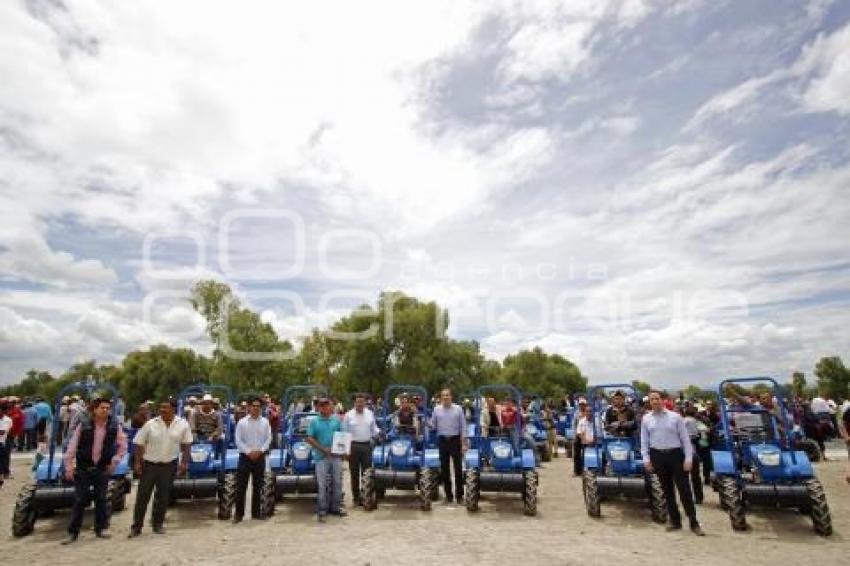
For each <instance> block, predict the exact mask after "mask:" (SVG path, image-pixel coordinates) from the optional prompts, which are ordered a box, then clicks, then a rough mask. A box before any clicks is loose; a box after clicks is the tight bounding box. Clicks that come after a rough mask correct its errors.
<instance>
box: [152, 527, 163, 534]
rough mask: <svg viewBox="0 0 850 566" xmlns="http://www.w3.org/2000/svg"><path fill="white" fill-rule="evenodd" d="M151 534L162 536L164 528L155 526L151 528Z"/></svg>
mask: <svg viewBox="0 0 850 566" xmlns="http://www.w3.org/2000/svg"><path fill="white" fill-rule="evenodd" d="M153 532H154V533H155V534H158V535H164V534H165V527H163V526H162V525H156V526H155V527H154V528H153Z"/></svg>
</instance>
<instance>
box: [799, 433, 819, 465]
mask: <svg viewBox="0 0 850 566" xmlns="http://www.w3.org/2000/svg"><path fill="white" fill-rule="evenodd" d="M798 449H799V450H802V451H803V452H805V453H806V456H808V457H809V461H811V462H820V461H821V460H823V452H821V451H820V447H819V446H818V443H817V442H815V441H814V440H812V439H811V438H804V439H803V440H801V441H800V443H799V445H798Z"/></svg>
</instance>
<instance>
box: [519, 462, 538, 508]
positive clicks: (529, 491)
mask: <svg viewBox="0 0 850 566" xmlns="http://www.w3.org/2000/svg"><path fill="white" fill-rule="evenodd" d="M523 479H524V486H523V492H522V504H523V508H522V512H523V513H525V514H526V515H528V516H529V517H533V516H535V515H537V484H538V477H537V472H535V471H534V470H531V471H528V472H525V473H524V474H523Z"/></svg>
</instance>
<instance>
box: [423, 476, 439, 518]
mask: <svg viewBox="0 0 850 566" xmlns="http://www.w3.org/2000/svg"><path fill="white" fill-rule="evenodd" d="M439 480H440V474H439V473H438V472H437V470H432V469H431V468H424V469H423V470H422V471H421V472H420V473H419V502H420V508H421V509H422V510H423V511H430V510H431V502H432V501H436V500H437V499H438V498H439V497H440V481H439ZM435 495H436V497H434V496H435ZM426 501H427V505H426V503H425V502H426Z"/></svg>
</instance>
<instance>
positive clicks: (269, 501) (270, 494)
mask: <svg viewBox="0 0 850 566" xmlns="http://www.w3.org/2000/svg"><path fill="white" fill-rule="evenodd" d="M260 494H261V495H260V497H261V498H262V500H261V502H260V513H261V514H262V516H263V517H271V516H272V515H274V506H275V502H276V498H275V476H274V472H271V471H269V470H266V472H265V473H264V474H263V487H262V489H261V490H260Z"/></svg>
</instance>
